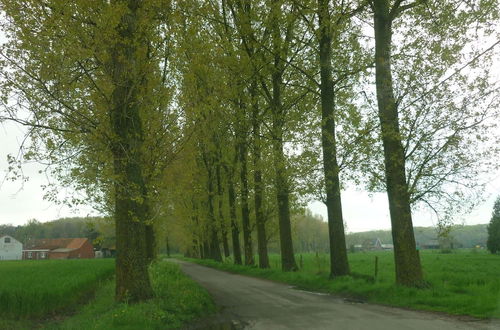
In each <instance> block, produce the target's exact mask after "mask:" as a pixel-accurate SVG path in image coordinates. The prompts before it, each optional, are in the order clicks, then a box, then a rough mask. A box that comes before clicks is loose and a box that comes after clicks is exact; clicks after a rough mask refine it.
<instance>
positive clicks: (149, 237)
mask: <svg viewBox="0 0 500 330" xmlns="http://www.w3.org/2000/svg"><path fill="white" fill-rule="evenodd" d="M145 231H146V233H145V235H146V254H147V259H148V262H149V263H151V262H152V261H153V260H155V259H156V256H157V250H156V238H155V230H154V226H153V224H149V223H148V224H146V228H145Z"/></svg>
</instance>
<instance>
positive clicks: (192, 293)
mask: <svg viewBox="0 0 500 330" xmlns="http://www.w3.org/2000/svg"><path fill="white" fill-rule="evenodd" d="M150 275H151V281H152V285H153V289H154V293H155V297H154V299H152V300H150V301H147V302H143V303H140V304H134V305H128V304H119V303H116V302H115V301H114V284H115V283H114V281H109V282H108V283H106V284H105V285H104V286H103V287H101V288H100V289H99V290H98V291H97V293H96V297H95V299H94V300H93V301H92V302H91V303H89V304H87V305H86V306H84V307H83V308H82V309H81V311H80V312H79V313H78V314H76V315H74V316H72V317H70V318H67V319H65V320H64V321H63V322H59V323H56V324H52V325H47V327H46V328H48V329H68V330H69V329H102V330H108V329H131V330H132V329H171V328H179V327H180V326H182V325H183V324H185V323H186V322H189V321H191V320H193V319H196V318H199V317H203V316H206V315H209V314H212V313H214V312H215V305H214V303H213V301H212V298H211V297H210V295H209V294H208V293H207V291H206V290H204V289H202V288H201V287H200V286H199V285H198V284H196V283H195V282H194V281H193V280H191V279H190V278H188V277H187V276H186V275H184V274H183V273H182V272H181V271H180V269H179V266H177V265H175V264H172V263H168V262H159V263H156V264H154V265H153V266H152V267H151V269H150Z"/></svg>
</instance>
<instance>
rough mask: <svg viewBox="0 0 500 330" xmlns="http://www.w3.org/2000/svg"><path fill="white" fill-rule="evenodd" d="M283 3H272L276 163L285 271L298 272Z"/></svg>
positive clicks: (281, 244) (277, 194) (274, 153)
mask: <svg viewBox="0 0 500 330" xmlns="http://www.w3.org/2000/svg"><path fill="white" fill-rule="evenodd" d="M280 3H281V2H280V1H276V0H274V1H273V2H272V4H271V19H272V23H271V24H272V26H271V29H272V32H271V33H272V44H273V46H272V47H273V53H274V63H273V68H272V74H271V80H272V87H273V92H272V100H271V112H272V133H273V137H272V138H273V143H272V144H273V158H274V159H273V162H274V170H275V186H276V200H277V202H278V219H279V232H280V249H281V268H282V270H283V271H296V270H298V267H297V263H296V262H295V256H294V254H293V242H292V226H291V223H290V197H289V194H290V189H289V186H288V180H287V173H286V156H285V153H284V150H283V131H284V125H285V113H284V111H283V105H282V94H281V86H282V84H283V71H284V65H283V61H282V60H281V52H282V49H281V48H282V45H281V43H282V40H281V33H280V27H279V24H280V12H281V8H280Z"/></svg>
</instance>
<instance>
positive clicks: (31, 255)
mask: <svg viewBox="0 0 500 330" xmlns="http://www.w3.org/2000/svg"><path fill="white" fill-rule="evenodd" d="M28 259H33V252H31V251H30V252H28Z"/></svg>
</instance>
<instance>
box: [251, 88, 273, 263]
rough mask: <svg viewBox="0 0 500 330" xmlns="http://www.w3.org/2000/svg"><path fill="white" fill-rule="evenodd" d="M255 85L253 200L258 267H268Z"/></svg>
mask: <svg viewBox="0 0 500 330" xmlns="http://www.w3.org/2000/svg"><path fill="white" fill-rule="evenodd" d="M256 91H257V86H256V84H255V82H254V83H252V86H251V89H250V95H251V97H252V126H253V165H254V170H253V171H254V172H253V180H254V190H255V192H254V195H255V198H254V202H255V222H256V225H257V250H258V252H259V268H269V267H270V266H269V256H268V254H267V237H266V221H265V220H266V219H265V217H264V212H263V210H262V199H263V198H262V195H263V189H262V170H261V139H260V122H259V105H258V104H257V99H256V98H257V93H256Z"/></svg>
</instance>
